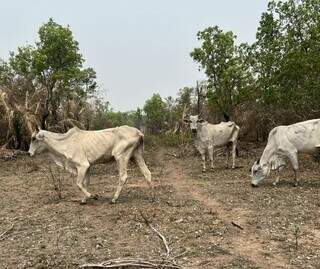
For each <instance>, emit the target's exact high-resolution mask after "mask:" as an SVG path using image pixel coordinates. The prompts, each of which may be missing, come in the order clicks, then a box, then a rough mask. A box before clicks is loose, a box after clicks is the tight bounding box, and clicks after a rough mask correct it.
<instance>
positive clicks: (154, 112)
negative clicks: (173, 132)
mask: <svg viewBox="0 0 320 269" xmlns="http://www.w3.org/2000/svg"><path fill="white" fill-rule="evenodd" d="M143 110H144V112H145V114H146V126H147V128H148V129H149V130H150V132H151V133H153V134H158V133H160V132H161V131H163V130H165V128H166V125H167V115H168V113H167V110H166V104H165V102H164V101H163V100H162V98H161V96H160V95H159V94H154V95H153V96H152V97H151V98H150V99H148V100H147V101H146V102H145V105H144V107H143Z"/></svg>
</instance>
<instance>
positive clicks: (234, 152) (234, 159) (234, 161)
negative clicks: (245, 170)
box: [232, 141, 237, 169]
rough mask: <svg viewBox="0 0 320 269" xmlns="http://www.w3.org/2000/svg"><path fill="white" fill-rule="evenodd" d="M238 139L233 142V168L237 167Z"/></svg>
mask: <svg viewBox="0 0 320 269" xmlns="http://www.w3.org/2000/svg"><path fill="white" fill-rule="evenodd" d="M236 151H237V141H233V142H232V169H234V168H236Z"/></svg>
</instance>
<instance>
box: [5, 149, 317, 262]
mask: <svg viewBox="0 0 320 269" xmlns="http://www.w3.org/2000/svg"><path fill="white" fill-rule="evenodd" d="M249 149H250V150H249ZM261 151H262V148H257V149H255V146H253V145H246V146H243V147H242V148H241V149H240V154H241V156H240V157H239V158H238V161H237V168H236V169H234V170H231V169H226V168H225V158H224V156H218V157H217V158H216V161H215V170H214V171H208V172H206V173H202V172H201V165H200V158H199V157H198V156H196V155H194V154H188V156H184V157H183V158H182V157H181V158H177V157H174V156H176V155H179V153H180V151H179V149H175V148H158V149H153V150H149V151H147V152H146V153H145V159H146V161H147V164H148V166H149V168H150V170H151V171H152V174H153V182H154V194H155V198H154V199H153V197H152V195H151V192H150V189H149V188H148V187H147V184H146V183H145V181H144V179H143V178H142V176H141V175H140V174H139V172H138V171H137V170H136V168H135V166H134V164H131V165H130V170H129V178H128V182H127V185H126V186H125V187H124V189H123V192H122V193H121V196H120V198H119V202H118V203H117V204H115V205H112V204H110V203H109V202H110V200H111V197H112V195H113V193H114V190H115V187H116V184H117V170H116V166H115V165H114V164H112V163H109V164H99V165H96V166H94V167H93V169H92V171H91V174H92V176H91V190H92V192H93V193H97V194H98V195H99V199H98V200H92V201H89V202H88V204H87V205H80V204H79V200H80V199H81V197H82V195H81V194H80V192H79V191H78V189H77V187H76V186H75V179H74V178H73V177H71V176H70V175H68V174H67V173H65V172H63V171H61V170H57V169H56V168H55V166H54V165H52V170H53V173H54V175H55V177H56V178H59V177H61V181H62V187H61V189H62V193H61V194H62V198H61V199H60V198H58V191H57V190H55V189H54V186H53V181H52V178H51V175H50V170H49V168H48V167H49V162H48V161H47V160H45V159H43V158H39V157H37V158H35V159H33V160H32V159H30V158H29V157H28V156H18V158H17V159H15V160H3V159H2V160H0V186H1V187H0V268H78V267H79V266H80V265H82V264H84V263H87V262H93V263H95V262H101V261H105V260H108V259H111V258H121V257H142V258H157V259H158V258H161V257H164V254H165V249H164V246H163V244H162V241H161V240H160V239H159V238H158V237H157V235H156V234H155V233H154V232H153V231H152V230H150V228H149V227H148V226H147V225H145V223H144V221H143V219H142V217H141V215H140V211H141V212H143V213H144V215H146V216H147V218H148V219H149V220H150V221H151V222H152V224H153V226H154V227H156V229H157V230H158V231H160V232H161V233H162V234H163V235H164V236H165V237H166V238H167V240H168V242H169V247H170V250H171V253H170V257H171V259H174V260H175V261H176V263H178V264H180V265H181V266H183V267H184V268H320V216H319V211H320V167H319V164H318V163H316V162H313V161H312V158H311V157H308V156H301V157H300V163H301V172H300V178H301V181H300V186H299V187H293V184H292V183H293V182H292V180H291V178H292V172H291V171H290V169H286V171H285V172H284V173H283V175H282V178H283V180H282V181H281V182H280V185H279V186H276V187H275V186H273V185H272V182H273V181H274V176H271V178H270V179H268V180H266V181H265V182H264V183H263V184H261V186H260V187H259V188H254V189H252V188H251V186H250V184H249V182H250V181H249V178H248V175H249V171H248V170H249V167H250V166H251V165H252V163H253V160H254V159H255V157H256V156H258V155H259V154H261ZM35 164H37V165H38V166H39V168H38V169H36V165H35ZM58 189H59V188H58Z"/></svg>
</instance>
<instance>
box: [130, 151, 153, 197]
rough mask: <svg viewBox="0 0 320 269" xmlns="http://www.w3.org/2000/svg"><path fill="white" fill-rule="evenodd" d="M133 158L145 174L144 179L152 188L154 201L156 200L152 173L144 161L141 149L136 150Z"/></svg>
mask: <svg viewBox="0 0 320 269" xmlns="http://www.w3.org/2000/svg"><path fill="white" fill-rule="evenodd" d="M133 158H134V160H135V162H136V164H137V166H138V167H139V169H140V171H141V173H142V174H143V176H144V178H145V179H146V181H147V183H148V185H149V187H150V190H151V196H152V199H153V200H154V199H155V192H154V189H153V186H152V182H151V172H150V170H149V169H148V167H147V165H146V163H145V161H144V159H143V156H142V150H141V149H138V150H136V151H135V152H134V153H133Z"/></svg>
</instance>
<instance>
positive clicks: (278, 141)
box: [251, 119, 320, 187]
mask: <svg viewBox="0 0 320 269" xmlns="http://www.w3.org/2000/svg"><path fill="white" fill-rule="evenodd" d="M319 151H320V119H315V120H308V121H303V122H299V123H295V124H292V125H288V126H278V127H275V128H273V129H272V130H271V132H270V133H269V138H268V143H267V146H266V147H265V149H264V151H263V153H262V156H261V158H260V159H259V160H258V161H256V162H255V163H254V164H253V166H252V168H251V185H252V186H253V187H256V186H258V184H259V183H260V181H261V180H263V179H264V178H265V177H266V176H268V175H269V173H270V170H278V171H279V170H281V169H282V168H283V167H284V166H285V162H284V159H285V158H288V159H289V160H290V162H291V164H292V168H293V171H294V181H295V186H297V185H298V178H297V171H298V169H299V163H298V152H301V153H308V154H313V153H318V152H319ZM278 181H279V176H278V178H277V181H276V182H275V184H277V183H278Z"/></svg>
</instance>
